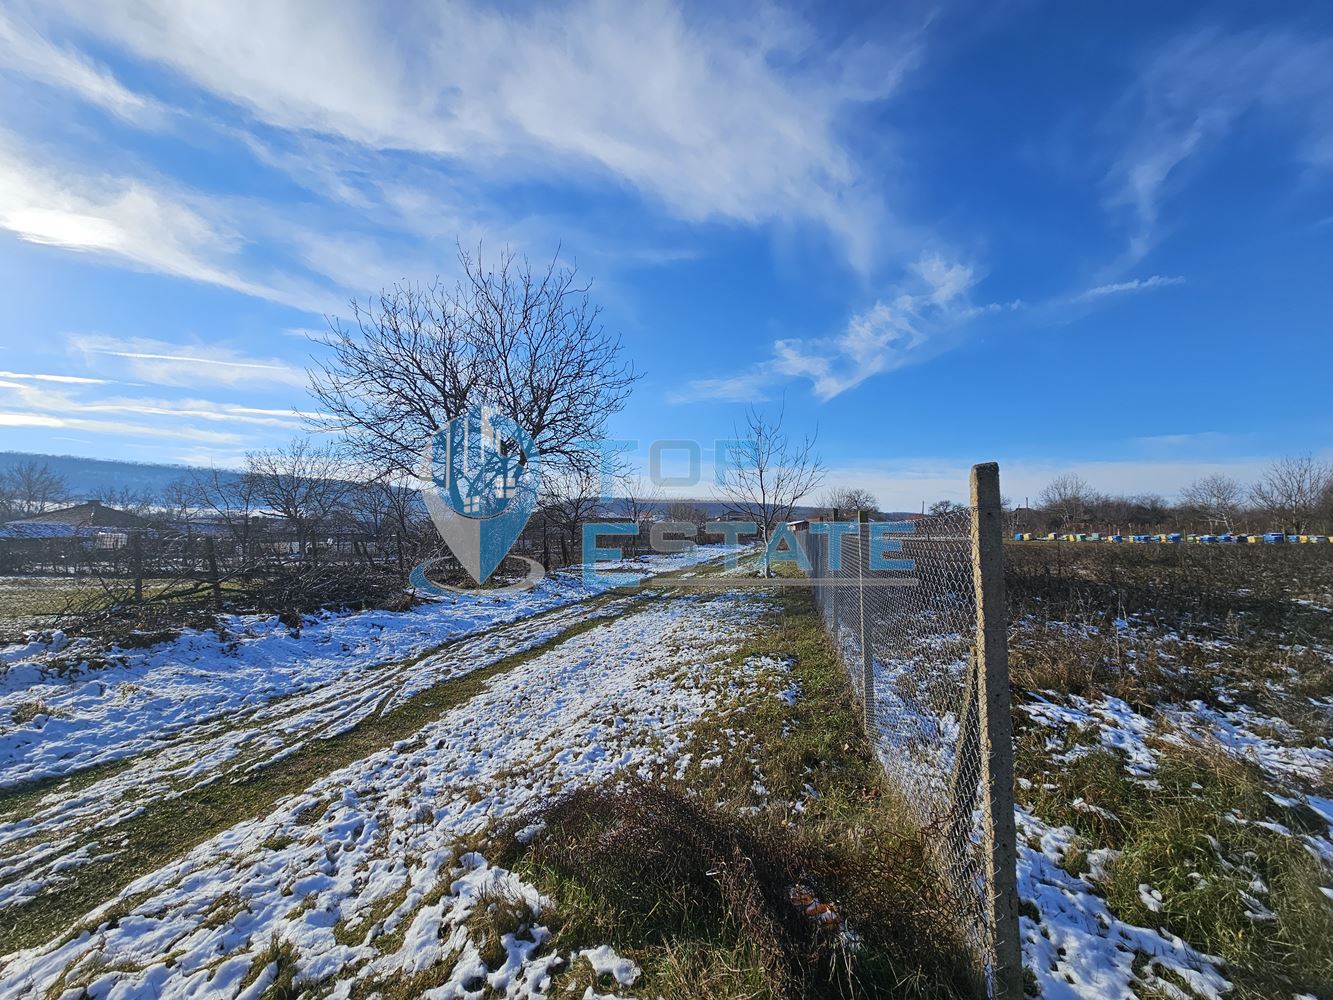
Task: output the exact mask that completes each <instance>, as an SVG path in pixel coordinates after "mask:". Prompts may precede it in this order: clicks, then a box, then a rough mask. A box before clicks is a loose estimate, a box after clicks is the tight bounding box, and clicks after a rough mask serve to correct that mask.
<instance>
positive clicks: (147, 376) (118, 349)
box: [69, 334, 308, 387]
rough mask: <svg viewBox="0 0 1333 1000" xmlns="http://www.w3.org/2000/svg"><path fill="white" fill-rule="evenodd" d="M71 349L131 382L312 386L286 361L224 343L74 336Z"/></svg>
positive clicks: (172, 384) (70, 345)
mask: <svg viewBox="0 0 1333 1000" xmlns="http://www.w3.org/2000/svg"><path fill="white" fill-rule="evenodd" d="M69 347H70V349H71V350H73V351H75V352H77V353H79V354H82V355H84V356H85V357H91V358H108V359H115V360H116V362H118V363H120V364H121V365H123V366H124V367H125V368H126V369H127V371H128V373H129V374H130V375H131V376H132V377H134V378H137V379H141V380H142V381H145V382H151V383H154V384H156V385H171V386H196V385H199V384H201V383H203V384H215V385H227V386H244V385H255V384H269V385H271V384H282V385H290V386H302V387H303V386H305V385H306V383H307V381H308V380H307V378H306V373H305V372H304V371H303V370H302V369H300V368H298V367H296V366H294V365H291V364H288V363H287V362H285V361H282V360H280V359H277V358H254V357H251V356H249V355H246V354H242V353H240V352H239V351H236V350H233V349H231V348H228V347H224V346H222V345H219V344H176V343H169V342H167V341H162V340H153V339H151V338H147V337H132V338H121V337H109V336H106V335H103V334H74V335H72V336H71V337H70V338H69ZM103 363H106V362H103Z"/></svg>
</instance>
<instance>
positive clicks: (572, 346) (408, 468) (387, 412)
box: [311, 248, 639, 474]
mask: <svg viewBox="0 0 1333 1000" xmlns="http://www.w3.org/2000/svg"><path fill="white" fill-rule="evenodd" d="M458 261H459V266H460V268H461V270H462V274H463V277H462V279H461V280H460V281H459V282H458V283H457V285H455V286H454V287H453V288H446V287H443V286H441V285H440V284H438V283H436V284H432V285H429V286H427V287H424V288H422V287H419V286H415V285H395V286H394V287H393V288H392V289H387V290H385V291H384V292H382V293H381V294H380V296H379V298H378V301H372V302H369V303H367V304H366V305H365V306H362V305H360V304H359V303H356V302H354V303H353V304H352V309H353V316H354V318H355V328H354V329H353V328H346V327H344V326H342V325H341V324H339V323H337V322H334V323H333V324H332V327H331V332H330V333H329V334H328V335H326V336H325V337H324V338H322V343H324V344H325V345H326V346H327V347H329V348H330V349H331V350H332V355H331V357H329V358H327V359H325V360H323V361H318V362H316V366H315V368H314V369H313V370H312V371H311V382H312V388H313V390H314V393H315V395H316V396H317V397H318V399H319V401H320V403H321V404H322V409H323V410H324V411H325V416H324V417H322V418H320V421H319V422H320V423H321V424H322V425H323V426H325V427H326V428H329V429H334V430H338V431H341V432H343V433H345V434H346V435H347V436H348V438H349V441H350V444H351V447H352V449H353V451H354V453H355V454H356V455H357V456H358V458H360V459H361V460H362V461H363V462H364V463H365V464H367V465H368V466H370V467H372V468H377V469H394V470H396V471H399V472H403V473H408V474H411V473H414V472H416V471H417V470H418V469H419V468H420V465H421V456H422V454H423V452H424V451H425V450H426V449H427V448H428V447H429V446H430V442H431V439H432V437H433V436H434V435H435V433H436V432H438V431H439V430H441V429H442V428H443V427H444V426H445V425H446V424H447V423H448V422H449V421H450V420H451V419H453V418H454V417H456V416H459V415H460V414H462V413H464V412H466V411H467V410H468V409H469V408H470V407H472V406H477V405H480V404H483V403H487V404H489V405H492V406H494V407H496V408H497V409H498V410H499V411H500V412H501V413H502V414H503V415H504V416H506V417H508V418H510V419H512V420H514V421H515V422H517V423H518V424H519V426H520V427H522V428H523V430H524V431H525V432H526V433H527V434H529V435H531V437H532V440H533V442H534V444H535V445H536V446H537V448H538V450H540V451H541V452H542V454H543V461H544V462H545V463H546V464H547V465H548V467H549V466H550V465H552V464H555V465H561V464H570V463H584V464H586V463H587V462H589V461H590V460H591V459H590V456H589V455H588V454H587V453H586V445H585V444H584V442H587V441H591V440H594V439H598V438H601V437H604V436H605V435H604V430H605V422H606V419H607V417H608V416H610V415H611V414H613V413H616V412H617V411H618V410H620V409H621V408H622V407H623V406H624V404H625V401H626V399H627V398H628V396H629V392H630V389H631V388H632V387H633V385H634V383H635V381H637V379H638V377H639V376H638V375H636V374H635V372H634V371H633V368H632V366H630V365H629V364H628V363H626V362H625V361H623V359H622V357H621V344H620V339H619V338H618V337H616V336H614V335H612V334H610V333H608V332H606V331H605V329H604V328H603V327H602V324H601V320H600V310H599V309H598V308H597V307H596V306H594V305H592V303H591V301H590V299H589V296H588V288H589V286H588V284H586V283H584V282H582V281H581V280H580V278H579V276H578V272H577V270H576V269H575V268H573V267H564V266H561V265H560V263H559V258H558V256H557V257H556V258H555V259H553V260H552V261H551V263H550V264H549V265H547V266H546V268H545V269H544V270H540V271H537V272H534V271H533V270H532V269H531V267H530V266H529V265H528V262H527V260H526V259H525V258H521V257H518V256H516V255H515V254H513V253H511V252H509V251H505V252H503V253H501V254H500V256H499V259H498V261H497V262H496V265H495V267H494V268H490V267H488V266H487V265H486V264H485V263H484V262H483V259H482V258H481V256H480V253H479V254H478V255H477V256H475V257H474V256H472V255H470V254H468V253H465V252H464V251H463V250H462V249H461V248H460V250H459V254H458Z"/></svg>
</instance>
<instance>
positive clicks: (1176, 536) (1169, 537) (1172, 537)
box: [1166, 531, 1180, 542]
mask: <svg viewBox="0 0 1333 1000" xmlns="http://www.w3.org/2000/svg"><path fill="white" fill-rule="evenodd" d="M1166 540H1167V541H1168V542H1178V541H1180V532H1179V531H1175V532H1172V533H1171V534H1169V535H1167V536H1166Z"/></svg>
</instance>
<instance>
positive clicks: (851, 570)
mask: <svg viewBox="0 0 1333 1000" xmlns="http://www.w3.org/2000/svg"><path fill="white" fill-rule="evenodd" d="M979 468H982V469H985V468H990V469H994V466H990V467H979ZM976 475H977V473H976V471H974V495H975V487H976ZM995 479H996V482H995V488H994V490H993V493H994V503H993V507H994V510H993V511H992V512H988V511H987V510H986V509H985V508H986V505H985V502H984V493H985V491H984V490H983V504H982V506H980V507H978V506H974V507H972V508H962V509H959V510H956V511H953V512H950V513H946V514H942V515H939V516H931V517H924V518H922V519H920V520H913V521H908V522H893V523H890V522H866V523H860V524H855V523H848V522H843V523H841V524H838V523H826V524H820V523H812V524H811V525H810V526H809V528H808V529H807V530H803V531H798V532H797V538H798V540H799V541H798V544H799V545H800V546H801V548H802V550H803V552H804V554H805V556H806V559H807V561H808V564H809V573H810V578H811V581H812V585H813V587H814V595H815V601H816V603H817V605H818V607H819V611H820V614H821V616H822V618H823V620H824V624H825V626H826V627H827V629H828V632H829V634H830V636H831V637H832V638H833V641H834V643H835V645H836V646H837V649H838V651H839V653H840V655H841V659H842V662H843V664H844V666H845V667H846V669H847V673H848V677H849V679H850V681H851V685H852V688H853V690H854V691H855V692H856V696H857V698H858V700H859V702H860V704H861V706H862V710H863V712H864V721H865V727H866V732H867V734H868V735H869V737H870V741H871V745H872V746H873V748H874V751H875V754H876V756H877V758H878V760H879V762H880V764H881V765H882V766H883V768H884V770H885V772H886V774H887V775H888V777H889V779H890V780H891V781H892V783H893V784H894V785H896V786H897V788H898V790H899V791H900V792H901V793H902V800H903V802H904V804H905V807H906V808H907V809H909V810H911V811H912V812H913V814H914V818H915V819H916V821H917V822H918V823H920V825H921V826H922V827H923V828H925V829H926V830H927V831H928V832H929V834H930V841H931V843H933V844H934V845H935V846H936V848H937V851H936V854H937V857H936V861H937V864H938V866H939V869H940V875H941V878H942V879H943V880H944V882H945V884H946V890H947V894H948V896H949V898H950V900H951V906H952V908H953V910H954V916H955V918H956V923H957V926H958V930H959V933H960V935H961V937H962V939H963V941H964V942H965V944H966V945H967V947H968V950H969V951H970V953H971V954H972V955H973V956H975V962H976V969H975V971H976V976H977V979H978V982H979V984H981V985H983V986H984V988H985V990H986V992H987V994H988V995H991V996H1003V997H1021V996H1022V986H1021V966H1020V964H1019V958H1018V948H1017V919H1016V914H1015V905H1016V901H1015V889H1014V832H1013V787H1012V782H1013V739H1012V734H1011V731H1010V724H1009V719H1008V706H1009V696H1008V676H1007V675H1008V669H1007V656H1005V654H1004V627H1005V621H1004V613H1003V558H1002V552H1001V549H1000V544H1001V543H1000V528H1001V525H1000V518H999V502H998V499H999V496H998V495H999V490H998V474H997V475H996V477H995ZM988 531H989V532H991V533H992V534H993V538H988V537H987V532H988ZM988 541H989V542H991V543H992V544H991V545H986V544H984V543H986V542H988ZM989 550H993V556H988V555H987V552H988V551H989ZM996 576H998V581H997V580H996V579H995V577H996ZM981 582H984V583H985V584H986V586H987V588H988V590H987V591H986V592H989V593H991V594H992V595H994V594H995V593H996V592H995V591H994V589H993V588H994V586H995V584H996V583H997V582H998V585H999V588H1000V589H999V591H998V594H999V598H1000V599H999V601H998V602H997V601H995V600H994V599H993V596H992V600H990V601H987V600H985V598H984V596H983V597H982V598H981V600H980V601H979V595H981V594H983V588H982V587H980V586H979V583H981ZM983 611H984V612H985V613H983ZM996 635H998V637H999V647H998V652H997V650H996V648H995V642H994V637H995V636H996ZM987 636H989V637H991V641H989V642H988V641H986V637H987ZM988 651H989V656H988V655H987V652H988ZM996 659H999V660H1000V661H1001V662H998V663H996V662H993V661H994V660H996ZM1001 695H1002V697H1001ZM987 699H988V700H987ZM983 701H984V702H985V703H984V704H983ZM1001 703H1002V704H1001ZM1001 714H1002V715H1003V718H1002V719H1001V718H999V716H1000V715H1001ZM1006 812H1007V818H1006ZM997 820H998V822H997Z"/></svg>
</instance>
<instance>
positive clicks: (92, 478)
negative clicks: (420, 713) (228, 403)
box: [0, 451, 236, 500]
mask: <svg viewBox="0 0 1333 1000" xmlns="http://www.w3.org/2000/svg"><path fill="white" fill-rule="evenodd" d="M24 462H37V463H38V464H44V465H45V466H46V467H47V468H49V469H50V470H51V471H52V472H54V473H55V474H56V475H58V476H60V477H61V478H62V479H63V480H65V485H66V487H68V489H69V493H70V496H72V497H76V498H80V499H86V498H90V497H94V496H97V495H98V494H105V493H107V492H112V491H114V492H120V491H121V490H129V492H130V493H133V494H147V495H149V496H151V497H153V499H155V500H160V499H162V496H163V494H164V493H165V492H166V488H167V486H168V485H169V484H171V483H173V482H175V481H176V480H178V479H188V478H189V477H190V475H191V473H193V472H197V471H199V470H198V469H194V468H191V467H190V466H187V465H165V464H157V463H151V462H120V461H115V460H110V459H103V458H79V457H77V456H74V455H34V454H30V453H28V452H23V451H0V472H5V471H7V470H9V469H11V468H13V467H14V466H16V465H20V464H22V463H24ZM223 475H224V476H234V475H236V473H234V472H226V473H223Z"/></svg>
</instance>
